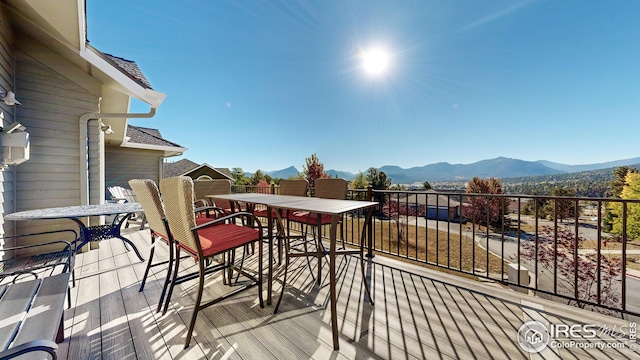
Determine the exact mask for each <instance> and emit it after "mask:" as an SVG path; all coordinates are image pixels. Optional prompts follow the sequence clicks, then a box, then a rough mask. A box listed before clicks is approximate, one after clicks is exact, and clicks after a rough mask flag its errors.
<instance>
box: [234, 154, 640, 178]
mask: <svg viewBox="0 0 640 360" xmlns="http://www.w3.org/2000/svg"><path fill="white" fill-rule="evenodd" d="M636 164H640V157H637V158H630V159H626V160H617V161H610V162H606V163H597V164H588V165H566V164H559V163H554V162H551V161H546V160H538V161H524V160H518V159H511V158H506V157H498V158H495V159H488V160H482V161H478V162H475V163H472V164H450V163H447V162H440V163H435V164H430V165H425V166H417V167H412V168H409V169H403V168H401V167H399V166H395V165H386V166H383V167H381V168H378V170H380V171H384V173H385V174H386V175H387V177H388V178H390V179H391V180H392V182H393V184H412V183H415V182H420V183H422V182H424V181H429V182H439V181H466V180H471V179H472V178H473V177H474V176H477V177H481V178H489V177H495V178H500V179H503V178H520V177H529V176H549V175H558V174H567V173H576V172H582V171H590V170H601V169H610V168H615V167H619V166H625V165H626V166H632V165H636ZM264 173H265V174H269V176H271V177H273V178H281V179H288V178H290V177H295V176H297V175H298V169H296V167H295V166H290V167H288V168H286V169H282V170H277V171H266V172H264ZM327 173H328V174H329V175H331V177H336V176H337V177H339V178H343V179H346V180H353V179H355V177H356V176H357V174H353V173H350V172H347V171H340V170H328V171H327ZM251 175H252V174H248V175H247V176H251Z"/></svg>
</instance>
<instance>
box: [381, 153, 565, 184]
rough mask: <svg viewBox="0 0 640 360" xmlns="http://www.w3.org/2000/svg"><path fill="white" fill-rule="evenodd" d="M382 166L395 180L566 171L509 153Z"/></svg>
mask: <svg viewBox="0 0 640 360" xmlns="http://www.w3.org/2000/svg"><path fill="white" fill-rule="evenodd" d="M378 170H380V171H384V173H385V174H386V175H387V177H389V178H391V180H392V181H393V183H394V184H411V183H414V182H423V181H448V180H470V179H472V178H473V177H474V176H478V177H481V178H488V177H495V178H503V177H518V176H531V175H550V174H559V173H563V171H560V170H556V169H552V168H550V167H547V166H545V165H542V164H540V163H538V162H532V161H524V160H518V159H510V158H505V157H499V158H495V159H490V160H482V161H478V162H475V163H472V164H449V163H446V162H441V163H436V164H431V165H425V166H421V167H413V168H410V169H402V168H400V167H397V166H383V167H381V168H379V169H378Z"/></svg>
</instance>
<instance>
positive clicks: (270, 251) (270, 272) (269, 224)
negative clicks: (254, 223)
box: [267, 206, 273, 305]
mask: <svg viewBox="0 0 640 360" xmlns="http://www.w3.org/2000/svg"><path fill="white" fill-rule="evenodd" d="M272 211H273V210H272V208H271V207H270V206H267V236H268V237H269V238H268V239H267V241H268V242H269V246H268V250H267V251H268V254H269V256H268V259H267V260H268V262H269V265H268V266H267V269H268V270H267V272H268V274H267V305H271V290H272V288H273V216H272V214H271V212H272Z"/></svg>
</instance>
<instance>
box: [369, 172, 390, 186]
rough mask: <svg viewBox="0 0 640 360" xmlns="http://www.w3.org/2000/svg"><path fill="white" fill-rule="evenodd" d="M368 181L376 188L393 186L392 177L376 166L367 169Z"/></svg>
mask: <svg viewBox="0 0 640 360" xmlns="http://www.w3.org/2000/svg"><path fill="white" fill-rule="evenodd" d="M367 181H368V182H369V184H370V185H371V187H372V188H374V189H375V190H386V189H388V188H389V186H391V179H388V178H387V174H385V173H384V171H379V170H378V169H376V168H374V167H371V168H369V170H368V171H367Z"/></svg>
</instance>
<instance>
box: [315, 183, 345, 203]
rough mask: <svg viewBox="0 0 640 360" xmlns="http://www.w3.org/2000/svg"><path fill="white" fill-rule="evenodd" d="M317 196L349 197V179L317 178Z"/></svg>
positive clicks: (342, 198) (325, 197)
mask: <svg viewBox="0 0 640 360" xmlns="http://www.w3.org/2000/svg"><path fill="white" fill-rule="evenodd" d="M315 196H316V197H318V198H323V199H338V200H344V199H346V198H347V181H346V180H344V179H334V178H329V179H316V182H315Z"/></svg>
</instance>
